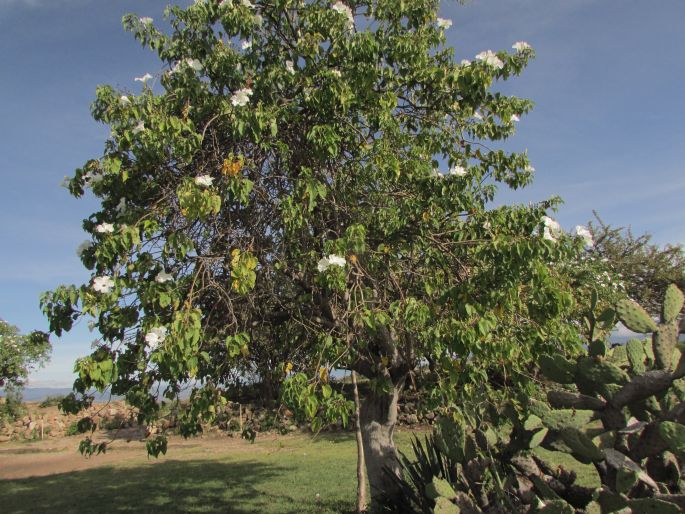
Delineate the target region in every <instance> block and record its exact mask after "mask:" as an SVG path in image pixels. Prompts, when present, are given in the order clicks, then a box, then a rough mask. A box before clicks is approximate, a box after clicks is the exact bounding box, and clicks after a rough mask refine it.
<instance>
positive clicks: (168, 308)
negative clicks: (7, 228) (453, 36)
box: [42, 0, 583, 491]
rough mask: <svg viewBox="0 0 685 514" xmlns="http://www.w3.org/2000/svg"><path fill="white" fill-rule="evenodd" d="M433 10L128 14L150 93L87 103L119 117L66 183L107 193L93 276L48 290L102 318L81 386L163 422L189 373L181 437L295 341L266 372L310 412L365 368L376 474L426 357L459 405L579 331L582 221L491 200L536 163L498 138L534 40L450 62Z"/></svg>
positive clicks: (303, 5)
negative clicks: (571, 228) (574, 231)
mask: <svg viewBox="0 0 685 514" xmlns="http://www.w3.org/2000/svg"><path fill="white" fill-rule="evenodd" d="M438 9H439V1H438V0H413V1H411V2H409V1H403V0H374V1H371V0H351V1H349V2H341V1H337V2H333V3H331V2H328V1H322V0H312V1H306V2H305V1H298V0H258V1H254V2H251V1H249V0H242V1H240V2H239V1H231V0H224V1H221V2H218V1H213V0H212V1H209V0H208V1H197V2H195V3H194V4H193V5H191V6H189V7H188V8H186V9H183V8H180V7H169V8H168V9H167V13H166V14H167V18H168V21H169V23H170V28H169V29H167V30H165V29H163V28H161V26H158V24H155V23H154V21H153V20H151V19H149V18H139V17H137V16H135V15H128V16H126V17H125V18H124V26H125V27H126V28H127V29H128V30H130V31H131V32H133V34H134V35H135V37H136V38H137V39H138V40H139V41H140V42H141V43H142V44H143V45H144V46H146V47H149V48H150V49H151V50H153V51H155V52H156V53H157V55H158V56H159V59H160V62H161V68H162V69H161V71H159V72H157V73H155V74H154V75H153V74H146V75H143V76H142V77H138V78H136V79H135V80H136V81H138V82H140V84H141V86H142V90H141V91H139V92H137V93H134V92H132V91H122V90H117V89H115V88H114V87H111V86H101V87H99V88H98V89H97V97H96V100H95V102H94V104H93V107H92V113H93V117H94V118H95V119H96V120H97V121H100V122H102V123H104V124H106V125H108V126H109V127H110V128H111V135H110V137H109V138H108V139H107V141H106V143H105V145H104V151H103V154H102V155H101V156H99V157H98V158H96V159H92V160H90V161H88V162H87V163H86V164H85V165H84V166H83V167H82V168H80V169H78V170H77V171H76V173H75V175H74V176H73V177H72V178H71V179H70V181H69V183H68V187H69V190H70V192H71V193H72V194H73V195H74V196H76V197H80V196H81V195H83V194H84V192H85V190H86V189H90V190H91V191H92V193H93V194H94V195H95V196H96V197H98V198H99V199H100V200H101V209H100V210H99V211H97V212H95V213H93V214H92V215H91V216H90V217H89V218H88V219H86V220H84V223H83V228H84V230H85V231H86V232H87V233H88V234H89V235H90V237H89V240H88V241H87V242H86V243H84V244H83V245H82V246H81V247H80V248H79V254H80V256H81V259H82V261H83V264H84V265H85V266H86V267H87V268H88V269H89V270H90V271H91V273H92V278H91V281H90V282H89V283H87V284H83V285H80V286H77V285H71V286H60V287H58V288H57V289H55V290H54V291H52V292H50V293H46V294H45V295H44V296H43V298H42V305H43V309H44V311H45V313H46V314H47V316H48V318H49V320H50V329H51V331H53V332H54V333H56V334H58V335H59V334H60V333H61V332H62V331H65V330H69V329H70V328H71V327H72V325H73V323H74V322H75V321H76V320H77V319H79V318H81V317H84V316H85V317H93V318H94V319H95V325H96V326H97V328H98V330H99V332H100V334H101V335H102V337H101V339H99V340H98V342H97V344H96V348H95V350H94V352H93V353H92V354H91V355H90V356H87V357H84V358H82V359H80V360H79V361H78V363H77V366H76V368H77V371H78V373H79V378H78V379H77V381H76V383H75V389H76V391H77V392H79V393H81V394H85V393H87V391H88V390H89V389H90V388H96V389H98V390H104V389H107V388H111V391H112V392H113V393H116V394H125V395H126V397H127V400H128V401H129V402H131V403H132V404H133V405H135V406H137V407H139V409H140V412H141V420H142V421H151V420H153V419H154V418H155V416H156V415H157V412H158V409H159V403H158V400H161V399H164V398H166V399H172V398H175V397H176V396H177V395H178V393H179V392H180V390H181V389H182V388H183V387H186V386H188V384H190V385H191V386H193V390H192V393H191V401H190V402H189V403H188V405H187V407H186V410H185V412H184V414H183V416H182V419H181V427H182V428H181V430H182V433H183V434H184V435H191V434H194V433H197V432H198V431H200V430H201V429H202V423H203V422H207V421H210V420H211V419H213V417H214V415H215V412H216V407H215V405H216V404H217V403H220V402H222V401H225V390H224V388H223V385H224V383H225V381H226V379H227V377H228V376H229V375H230V373H231V372H232V370H234V369H236V367H237V366H240V365H241V363H242V362H244V360H245V359H247V358H248V357H249V356H250V354H251V352H253V351H256V350H257V348H268V347H269V345H271V347H278V348H291V349H293V352H294V353H297V355H299V357H298V359H297V360H295V361H294V362H292V361H283V362H278V363H276V362H274V368H275V370H274V371H276V372H278V373H282V374H283V376H286V377H287V380H286V382H285V384H284V390H283V398H284V400H286V401H287V402H289V403H290V404H291V405H292V406H294V407H295V408H297V409H298V410H299V411H300V412H302V413H303V415H304V416H305V417H306V418H307V419H308V420H309V421H310V422H311V423H312V425H313V427H314V428H317V427H319V426H321V425H322V424H323V423H325V422H326V421H327V420H330V419H333V418H335V417H342V418H343V419H346V418H347V416H348V413H349V410H350V405H349V402H348V401H347V400H346V399H345V398H343V397H342V396H341V395H339V394H338V393H336V392H335V391H334V390H333V389H332V388H331V387H330V385H329V384H328V380H329V375H330V373H331V372H332V371H333V370H335V369H348V370H355V371H357V372H358V373H360V374H361V375H363V376H365V377H367V378H368V379H369V380H370V381H371V385H372V391H373V394H371V395H370V396H369V397H368V398H366V399H365V402H366V407H364V408H363V409H362V418H363V419H362V422H363V423H362V425H363V426H362V430H363V431H364V433H365V434H366V437H365V442H364V444H365V449H366V450H367V457H366V459H367V466H368V467H369V469H370V477H369V478H370V480H371V482H372V490H373V489H374V488H375V489H376V490H377V491H378V490H379V489H380V490H382V489H383V487H385V486H386V485H387V483H385V482H383V480H382V476H381V475H382V473H381V466H383V465H390V466H391V467H392V465H391V460H389V459H391V458H392V457H394V446H393V444H392V429H393V427H394V417H393V415H392V406H393V405H395V403H394V402H396V400H397V395H398V394H399V391H400V390H401V389H402V387H403V385H404V383H405V381H406V379H407V378H408V377H410V376H411V373H412V372H413V370H414V369H415V367H416V366H417V365H419V364H422V363H427V362H429V363H431V367H432V369H433V371H434V373H435V374H436V387H435V389H434V390H433V391H432V393H431V394H432V398H433V400H434V401H435V402H439V404H440V405H443V406H444V407H445V408H453V409H458V397H459V395H462V394H469V392H470V391H473V390H475V389H476V388H481V387H482V386H483V384H484V383H485V384H487V381H486V380H485V379H487V373H488V370H489V369H491V368H493V367H494V368H497V369H498V370H499V371H500V372H501V373H503V374H504V375H506V376H508V377H510V379H511V380H513V381H516V380H518V379H519V378H520V377H521V376H522V375H520V374H521V373H524V372H525V370H526V366H527V365H528V364H530V363H531V362H533V361H534V360H535V358H536V356H537V355H539V354H541V353H547V352H557V351H559V349H570V348H573V347H574V346H576V345H577V344H578V338H577V337H576V328H575V327H574V326H573V325H570V324H568V323H566V321H565V320H566V317H567V316H568V315H569V314H570V313H571V312H572V309H573V307H574V301H573V290H572V288H571V284H570V282H569V279H568V277H567V276H566V275H565V274H564V273H560V272H559V270H558V269H557V268H555V266H553V265H552V264H553V263H554V262H557V261H560V260H572V259H573V258H574V256H575V255H577V253H578V252H579V251H580V250H581V248H582V246H583V241H582V238H572V237H567V236H565V235H563V234H561V233H560V230H559V229H558V225H556V226H555V224H554V223H553V222H552V220H551V219H550V218H547V217H546V214H547V213H548V210H549V209H551V208H553V207H554V206H555V205H556V203H557V201H556V200H554V199H552V200H548V201H544V202H541V203H539V204H531V205H513V206H501V207H496V208H495V207H493V206H492V201H493V199H494V198H495V194H496V191H497V188H498V187H510V188H514V189H516V188H521V187H524V186H526V185H527V184H528V183H529V182H530V181H531V179H532V176H533V172H534V170H533V167H532V166H531V163H530V161H529V159H528V156H527V154H526V153H525V152H520V153H515V152H514V153H510V152H506V151H504V150H503V149H501V148H498V142H500V141H503V140H505V139H507V138H508V137H510V136H511V135H513V134H514V132H515V126H516V123H517V122H518V121H519V119H520V118H521V117H523V116H524V115H525V114H526V113H527V112H528V111H529V110H530V109H531V107H532V103H531V102H530V101H529V100H526V99H521V98H517V97H515V96H507V95H504V94H502V93H501V92H499V91H498V90H497V88H496V83H497V82H498V81H502V80H506V79H508V78H510V77H513V76H516V75H518V74H519V73H521V72H522V71H523V69H524V68H525V66H526V65H527V64H528V62H529V60H530V59H532V58H533V56H534V52H533V50H532V48H531V47H530V46H529V45H528V44H526V43H524V42H518V43H515V44H514V45H513V48H512V50H511V51H509V52H506V51H499V52H494V51H491V50H485V51H483V52H481V53H479V54H478V55H476V56H475V58H472V60H466V59H459V58H457V57H456V56H455V50H454V49H452V48H449V47H447V46H446V44H445V43H446V38H445V31H446V30H449V28H450V26H451V24H452V22H451V21H450V20H445V19H441V18H439V17H438ZM286 358H289V357H286ZM88 401H89V400H88V397H87V395H86V396H83V397H78V398H77V397H74V398H72V403H71V404H70V406H69V408H72V409H74V410H77V409H78V408H79V406H82V405H83V404H84V403H87V402H88ZM163 445H164V441H163V438H160V439H159V440H156V441H155V442H153V443H151V445H150V446H149V448H150V449H151V452H153V453H155V452H158V451H160V449H161V448H163ZM374 466H375V468H374V469H372V468H373V467H374Z"/></svg>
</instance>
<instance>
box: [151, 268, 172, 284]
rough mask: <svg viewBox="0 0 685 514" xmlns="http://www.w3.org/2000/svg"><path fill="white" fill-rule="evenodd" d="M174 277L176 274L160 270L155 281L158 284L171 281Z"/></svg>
mask: <svg viewBox="0 0 685 514" xmlns="http://www.w3.org/2000/svg"><path fill="white" fill-rule="evenodd" d="M173 279H174V276H173V275H172V274H171V273H167V272H166V271H160V272H159V273H157V276H155V282H157V283H158V284H164V283H165V282H170V281H172V280H173Z"/></svg>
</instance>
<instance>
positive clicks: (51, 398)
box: [38, 394, 65, 409]
mask: <svg viewBox="0 0 685 514" xmlns="http://www.w3.org/2000/svg"><path fill="white" fill-rule="evenodd" d="M64 398H65V396H64V395H63V394H57V395H48V396H46V397H45V399H44V400H43V401H42V402H40V403H39V404H38V406H39V407H40V408H41V409H45V408H47V407H57V406H58V405H60V404H61V403H62V401H63V400H64Z"/></svg>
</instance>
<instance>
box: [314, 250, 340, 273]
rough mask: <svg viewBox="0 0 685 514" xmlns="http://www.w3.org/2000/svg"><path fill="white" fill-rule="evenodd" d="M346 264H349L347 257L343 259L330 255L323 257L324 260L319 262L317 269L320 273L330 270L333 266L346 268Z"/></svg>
mask: <svg viewBox="0 0 685 514" xmlns="http://www.w3.org/2000/svg"><path fill="white" fill-rule="evenodd" d="M345 264H347V261H346V260H345V257H341V256H340V255H335V254H330V255H329V256H328V257H323V258H322V259H320V260H319V262H318V263H317V265H316V269H317V270H319V271H320V272H324V271H326V270H327V269H328V268H330V267H331V266H340V267H341V268H344V267H345Z"/></svg>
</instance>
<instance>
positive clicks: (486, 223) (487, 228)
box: [483, 221, 492, 230]
mask: <svg viewBox="0 0 685 514" xmlns="http://www.w3.org/2000/svg"><path fill="white" fill-rule="evenodd" d="M483 228H484V229H485V230H490V229H491V228H492V223H490V222H489V221H485V222H483Z"/></svg>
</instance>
